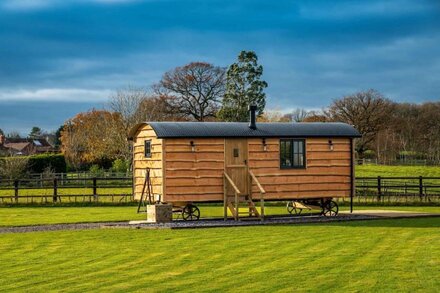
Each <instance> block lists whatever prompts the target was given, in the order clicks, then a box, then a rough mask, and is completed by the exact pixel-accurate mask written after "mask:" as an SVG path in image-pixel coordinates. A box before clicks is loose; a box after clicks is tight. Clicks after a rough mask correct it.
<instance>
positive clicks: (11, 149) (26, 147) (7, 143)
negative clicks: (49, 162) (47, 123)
mask: <svg viewBox="0 0 440 293" xmlns="http://www.w3.org/2000/svg"><path fill="white" fill-rule="evenodd" d="M54 152H56V149H55V148H54V147H53V146H52V145H51V144H50V143H49V142H48V141H47V139H45V138H35V139H33V138H10V137H5V136H3V135H0V154H7V155H17V156H20V155H21V156H28V155H35V154H42V153H54Z"/></svg>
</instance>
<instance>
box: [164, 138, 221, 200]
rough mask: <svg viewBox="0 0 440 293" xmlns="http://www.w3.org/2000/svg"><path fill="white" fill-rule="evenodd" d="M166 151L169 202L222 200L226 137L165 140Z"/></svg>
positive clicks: (166, 189)
mask: <svg viewBox="0 0 440 293" xmlns="http://www.w3.org/2000/svg"><path fill="white" fill-rule="evenodd" d="M191 142H193V145H194V151H193V150H192V148H193V147H192V146H191ZM164 149H165V166H166V167H165V177H166V188H165V192H166V194H165V195H164V199H165V200H166V201H169V202H185V201H195V202H197V201H218V200H221V199H222V198H223V170H224V139H223V138H218V139H216V138H195V139H181V138H178V139H177V138H176V139H171V138H168V139H165V140H164Z"/></svg>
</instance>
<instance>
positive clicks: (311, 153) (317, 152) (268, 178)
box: [248, 138, 351, 199]
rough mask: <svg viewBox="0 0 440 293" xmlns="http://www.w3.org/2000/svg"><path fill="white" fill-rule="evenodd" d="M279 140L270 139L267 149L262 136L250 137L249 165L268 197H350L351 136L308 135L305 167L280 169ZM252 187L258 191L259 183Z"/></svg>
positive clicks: (255, 191)
mask: <svg viewBox="0 0 440 293" xmlns="http://www.w3.org/2000/svg"><path fill="white" fill-rule="evenodd" d="M329 139H331V140H332V142H333V151H331V150H330V149H329V145H328V140H329ZM279 142H280V140H279V139H278V138H267V139H266V144H267V151H263V146H262V140H261V139H249V140H248V143H249V147H248V149H249V167H250V169H251V170H252V171H253V173H254V174H255V176H256V177H257V178H258V180H259V181H260V183H261V185H262V186H263V188H264V189H265V191H266V196H265V198H266V199H294V198H312V197H327V196H329V197H348V196H350V188H351V187H350V166H351V161H350V156H351V151H350V139H349V138H306V168H305V169H280V156H279V149H280V146H279ZM252 190H253V192H254V194H255V193H257V192H258V189H257V187H256V186H255V184H254V186H253V187H252ZM254 198H255V195H254Z"/></svg>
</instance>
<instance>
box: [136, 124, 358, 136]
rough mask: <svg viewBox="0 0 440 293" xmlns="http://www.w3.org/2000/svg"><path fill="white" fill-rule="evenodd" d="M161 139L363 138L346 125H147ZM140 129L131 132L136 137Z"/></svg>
mask: <svg viewBox="0 0 440 293" xmlns="http://www.w3.org/2000/svg"><path fill="white" fill-rule="evenodd" d="M145 123H146V124H149V125H150V126H151V127H152V128H153V129H154V131H155V132H156V135H157V137H158V138H179V137H180V138H183V137H194V138H195V137H360V134H359V132H358V131H357V130H356V129H355V128H354V127H353V126H351V125H348V124H345V123H329V122H325V123H320V122H316V123H315V122H313V123H312V122H307V123H278V122H274V123H257V129H255V130H252V129H250V128H249V123H247V122H145ZM138 128H139V125H137V126H136V127H135V128H133V130H132V131H131V133H130V134H131V135H130V136H133V135H134V133H135V132H136V130H137V129H138Z"/></svg>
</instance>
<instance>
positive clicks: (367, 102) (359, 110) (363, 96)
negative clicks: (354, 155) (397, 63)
mask: <svg viewBox="0 0 440 293" xmlns="http://www.w3.org/2000/svg"><path fill="white" fill-rule="evenodd" d="M392 107H393V103H392V102H391V101H390V100H388V99H386V98H385V97H384V96H383V95H382V94H380V93H379V92H378V91H376V90H372V89H370V90H368V91H363V92H358V93H355V94H352V95H349V96H345V97H343V98H341V99H339V100H334V101H333V103H332V104H331V105H330V107H329V109H328V111H327V112H326V113H327V115H328V117H329V119H330V120H332V121H340V122H345V123H348V124H351V125H354V126H355V127H356V129H357V130H359V132H360V133H361V134H362V138H360V139H358V140H357V143H356V151H357V152H358V154H359V157H360V158H363V154H364V152H365V151H366V150H367V149H368V147H369V145H370V144H371V143H372V142H373V141H374V140H375V138H376V136H377V134H378V132H379V131H380V130H382V129H385V126H386V121H387V120H388V116H389V114H390V111H391V110H392Z"/></svg>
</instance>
